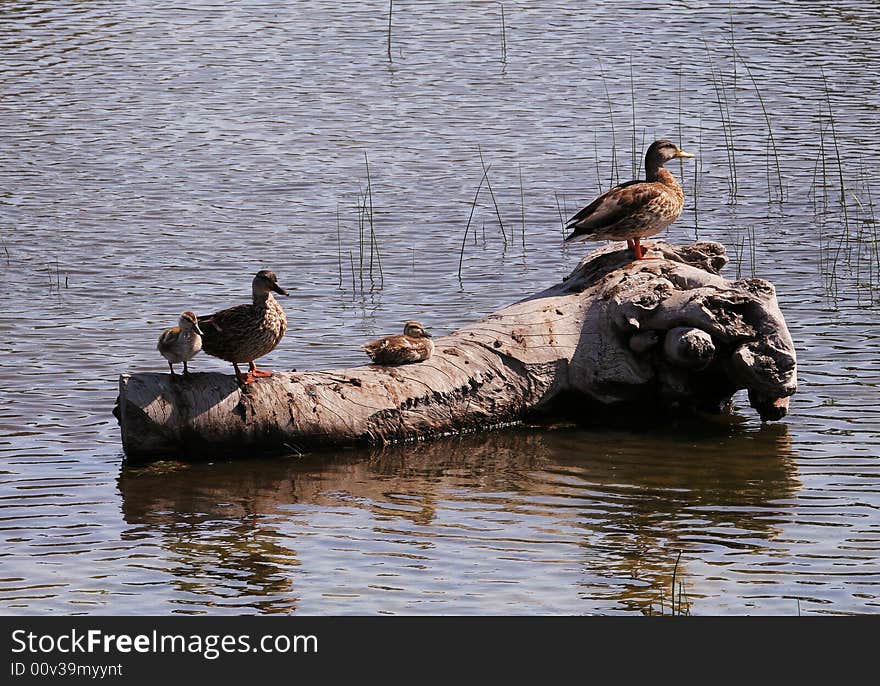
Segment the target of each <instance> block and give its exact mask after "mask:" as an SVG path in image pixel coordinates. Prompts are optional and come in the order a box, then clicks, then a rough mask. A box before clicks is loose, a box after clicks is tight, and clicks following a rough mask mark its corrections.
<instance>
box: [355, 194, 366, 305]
mask: <svg viewBox="0 0 880 686" xmlns="http://www.w3.org/2000/svg"><path fill="white" fill-rule="evenodd" d="M363 202H365V201H362V199H361V191H360V190H359V191H358V199H357V213H358V251H359V253H360V261H359V262H358V275H359V276H360V283H361V293H363V292H364V204H363Z"/></svg>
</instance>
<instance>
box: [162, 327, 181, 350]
mask: <svg viewBox="0 0 880 686" xmlns="http://www.w3.org/2000/svg"><path fill="white" fill-rule="evenodd" d="M178 338H180V327H179V326H172V327H171V328H170V329H165V330H164V331H163V332H162V335H161V336H159V343H158V344H157V345H156V348H157V349H158V350H167V349H168V348H169V347H171V346H172V345H174V344H175V343H176V342H177V339H178Z"/></svg>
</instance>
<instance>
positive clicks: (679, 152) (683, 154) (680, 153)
mask: <svg viewBox="0 0 880 686" xmlns="http://www.w3.org/2000/svg"><path fill="white" fill-rule="evenodd" d="M675 156H676V157H693V156H694V155H693V153H690V152H685V151H684V150H676V151H675Z"/></svg>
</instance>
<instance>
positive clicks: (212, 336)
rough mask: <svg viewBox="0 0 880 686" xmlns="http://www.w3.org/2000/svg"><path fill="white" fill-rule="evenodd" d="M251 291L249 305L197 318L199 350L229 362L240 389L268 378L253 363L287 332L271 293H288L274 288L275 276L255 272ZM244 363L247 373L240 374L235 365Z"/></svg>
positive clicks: (263, 271)
mask: <svg viewBox="0 0 880 686" xmlns="http://www.w3.org/2000/svg"><path fill="white" fill-rule="evenodd" d="M251 290H252V292H253V302H251V303H245V304H243V305H236V306H234V307H229V308H227V309H225V310H220V311H219V312H215V313H214V314H209V315H206V316H204V317H199V322H200V323H201V327H202V349H203V350H204V351H205V352H206V353H207V354H208V355H212V356H213V357H218V358H220V359H221V360H226V361H227V362H232V366H233V368H234V369H235V378H236V379H238V381H239V383H241V384H243V385H245V384H249V383H252V382H253V381H255V380H256V379H258V378H262V377H269V376H272V372H270V371H265V370H262V369H257V365H256V364H255V360H257V359H259V358H260V357H263V356H264V355H268V354H269V353H270V352H272V351H273V350H274V349H275V348H276V347H277V346H278V344H279V343H280V342H281V339H282V338H283V337H284V333H285V332H286V331H287V316H286V315H285V314H284V309H283V308H282V307H281V305H280V304H279V303H278V301H277V300H276V299H275V296H273V295H272V293H278V294H279V295H288V293H287V291H286V290H284V289H283V288H281V286H279V285H278V277H277V276H275V272H273V271H270V270H268V269H263V270H260V271H258V272H257V274H256V276H254V280H253V282H252V284H251ZM245 362H247V364H248V371H247V373H245V374H242V373H241V370H240V369H239V367H238V365H239V364H244V363H245Z"/></svg>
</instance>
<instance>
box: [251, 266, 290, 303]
mask: <svg viewBox="0 0 880 686" xmlns="http://www.w3.org/2000/svg"><path fill="white" fill-rule="evenodd" d="M253 290H254V296H255V297H257V296H259V297H265V296H266V295H267V294H268V293H269V291H274V292H275V293H278V294H280V295H287V291H285V290H284V289H283V288H281V286H279V285H278V277H276V276H275V272H273V271H269V270H268V269H262V270H260V271H258V272H257V275H256V276H255V277H254V283H253Z"/></svg>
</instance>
